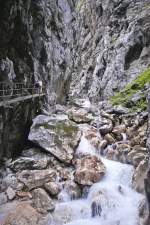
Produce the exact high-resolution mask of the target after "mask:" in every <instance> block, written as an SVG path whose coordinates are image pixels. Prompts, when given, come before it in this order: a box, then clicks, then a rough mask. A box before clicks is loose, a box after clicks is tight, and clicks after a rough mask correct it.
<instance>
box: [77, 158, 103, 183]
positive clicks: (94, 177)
mask: <svg viewBox="0 0 150 225" xmlns="http://www.w3.org/2000/svg"><path fill="white" fill-rule="evenodd" d="M75 167H76V170H75V174H74V179H75V181H76V182H77V183H78V184H81V185H92V184H93V183H96V182H98V181H100V180H101V179H102V177H103V176H104V174H105V172H106V168H105V165H104V164H103V163H102V161H101V160H100V159H99V158H98V157H96V156H85V157H84V158H82V159H77V160H76V162H75Z"/></svg>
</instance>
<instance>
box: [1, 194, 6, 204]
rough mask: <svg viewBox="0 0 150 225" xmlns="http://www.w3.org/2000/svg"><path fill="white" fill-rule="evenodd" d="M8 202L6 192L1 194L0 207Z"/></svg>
mask: <svg viewBox="0 0 150 225" xmlns="http://www.w3.org/2000/svg"><path fill="white" fill-rule="evenodd" d="M6 202H7V195H6V193H5V192H1V193H0V205H3V204H5V203H6Z"/></svg>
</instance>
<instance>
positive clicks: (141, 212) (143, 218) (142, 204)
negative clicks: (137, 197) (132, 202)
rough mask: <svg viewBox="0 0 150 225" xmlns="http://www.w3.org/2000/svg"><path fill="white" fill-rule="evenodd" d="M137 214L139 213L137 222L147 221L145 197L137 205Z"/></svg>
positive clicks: (144, 222)
mask: <svg viewBox="0 0 150 225" xmlns="http://www.w3.org/2000/svg"><path fill="white" fill-rule="evenodd" d="M138 214H139V224H140V225H146V224H148V221H149V203H148V200H147V199H146V198H144V199H143V200H142V201H141V202H140V204H139V207H138Z"/></svg>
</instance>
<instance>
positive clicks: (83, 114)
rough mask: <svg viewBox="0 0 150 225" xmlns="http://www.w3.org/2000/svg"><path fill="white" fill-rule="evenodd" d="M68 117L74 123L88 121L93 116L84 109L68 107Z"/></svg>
mask: <svg viewBox="0 0 150 225" xmlns="http://www.w3.org/2000/svg"><path fill="white" fill-rule="evenodd" d="M68 117H69V119H70V120H73V121H74V122H76V123H89V122H91V121H92V120H93V116H92V115H91V114H90V113H88V111H87V110H85V109H78V110H76V109H74V108H72V109H70V110H69V111H68Z"/></svg>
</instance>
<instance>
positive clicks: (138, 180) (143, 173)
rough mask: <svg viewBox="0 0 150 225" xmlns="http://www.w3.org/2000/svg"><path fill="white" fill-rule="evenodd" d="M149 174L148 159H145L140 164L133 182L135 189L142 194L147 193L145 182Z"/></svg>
mask: <svg viewBox="0 0 150 225" xmlns="http://www.w3.org/2000/svg"><path fill="white" fill-rule="evenodd" d="M147 172H148V159H146V158H145V159H143V160H142V161H141V162H140V163H139V165H138V166H137V168H136V169H135V172H134V175H133V180H132V185H133V188H134V189H135V190H136V191H138V192H140V193H145V184H144V180H145V179H146V177H147Z"/></svg>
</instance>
